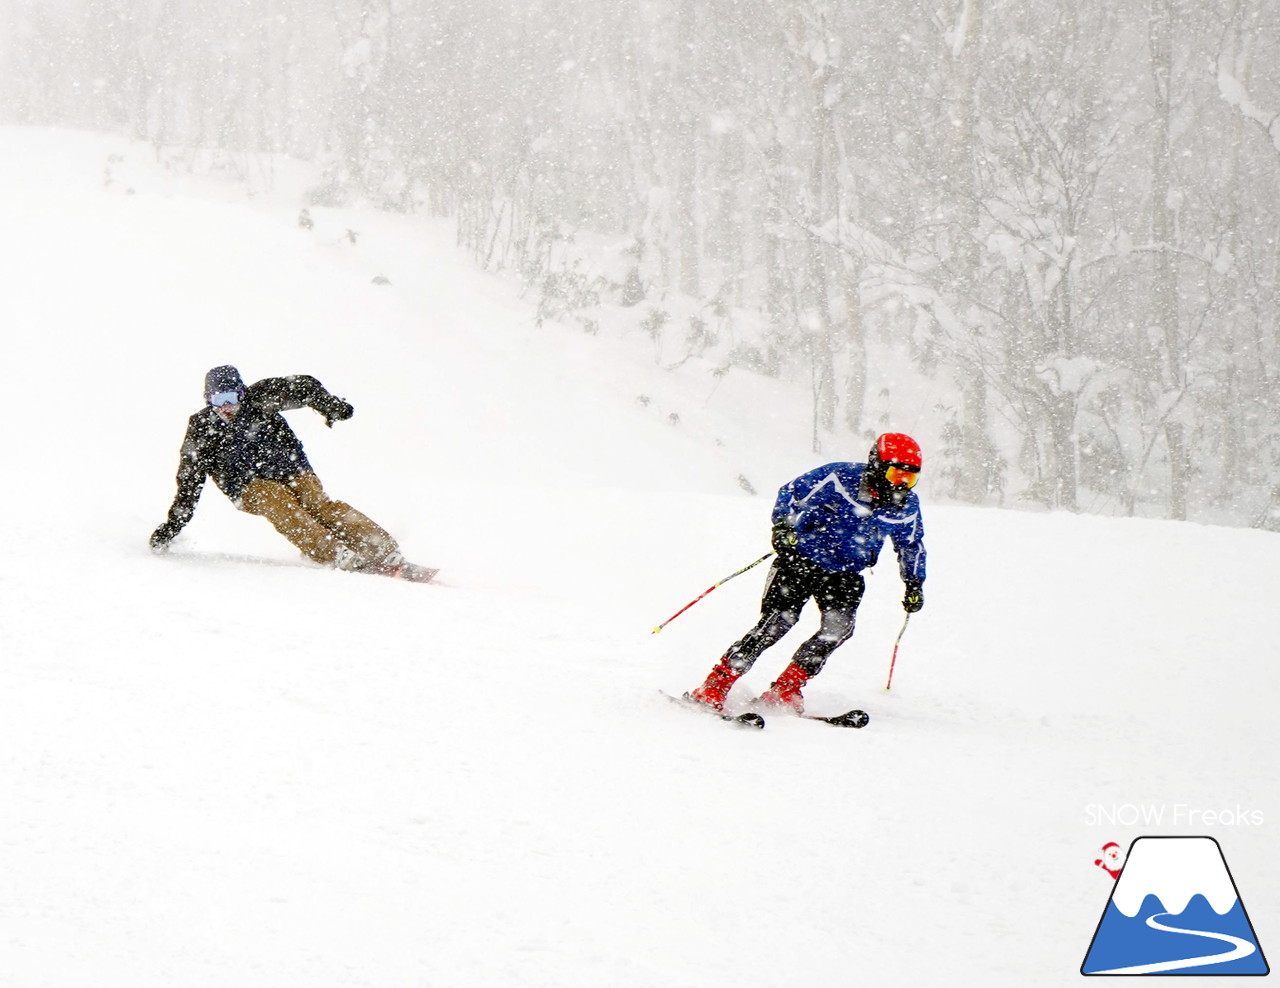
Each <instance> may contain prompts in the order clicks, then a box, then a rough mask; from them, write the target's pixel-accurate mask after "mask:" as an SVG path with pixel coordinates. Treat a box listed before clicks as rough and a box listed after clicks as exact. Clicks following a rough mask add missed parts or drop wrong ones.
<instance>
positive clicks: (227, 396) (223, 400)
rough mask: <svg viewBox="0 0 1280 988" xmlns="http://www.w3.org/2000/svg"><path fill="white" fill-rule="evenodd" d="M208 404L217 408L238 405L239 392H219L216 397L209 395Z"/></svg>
mask: <svg viewBox="0 0 1280 988" xmlns="http://www.w3.org/2000/svg"><path fill="white" fill-rule="evenodd" d="M209 404H210V405H212V406H214V408H218V407H219V406H221V405H238V404H240V392H239V391H219V392H218V393H217V394H216V395H209Z"/></svg>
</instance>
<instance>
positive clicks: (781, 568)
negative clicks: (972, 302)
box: [687, 432, 925, 713]
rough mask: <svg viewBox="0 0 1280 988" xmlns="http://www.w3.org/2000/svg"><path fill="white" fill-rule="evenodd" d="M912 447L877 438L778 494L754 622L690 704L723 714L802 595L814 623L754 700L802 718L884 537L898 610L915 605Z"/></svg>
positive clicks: (920, 543) (918, 601)
mask: <svg viewBox="0 0 1280 988" xmlns="http://www.w3.org/2000/svg"><path fill="white" fill-rule="evenodd" d="M922 462H923V461H922V459H921V456H920V446H919V444H918V443H917V442H916V441H915V440H914V439H912V438H911V437H910V436H907V435H904V434H902V433H900V432H887V433H885V434H884V435H882V436H880V437H879V438H878V439H877V440H876V443H875V445H874V446H873V447H872V448H871V453H870V455H869V456H868V462H867V463H865V464H864V463H828V464H826V465H825V466H821V467H818V468H817V469H816V470H810V471H809V472H808V473H806V474H802V475H801V476H799V477H797V478H796V479H795V480H793V481H791V482H790V483H788V484H785V485H784V486H783V487H782V489H781V490H779V491H778V499H777V501H776V503H775V504H774V506H773V534H772V542H773V548H774V550H775V551H776V552H777V555H776V556H775V557H774V560H773V565H772V567H771V568H770V570H769V576H768V579H767V580H766V581H765V590H764V599H763V601H762V604H761V608H760V620H759V621H758V622H757V623H756V626H755V627H754V628H752V629H751V630H750V631H748V632H747V634H746V635H745V636H744V637H743V638H741V639H740V640H739V641H737V642H735V643H734V644H733V645H732V646H731V647H730V648H729V650H728V651H727V652H726V653H725V654H724V656H723V657H722V658H721V659H720V661H719V662H718V663H717V664H716V666H715V668H713V669H712V670H711V673H710V675H708V676H707V679H706V682H704V683H703V684H702V685H701V686H699V687H697V688H696V689H695V690H693V691H692V692H691V693H689V694H687V695H688V696H689V698H690V699H693V700H696V701H698V702H700V703H705V704H707V705H708V706H709V707H712V708H714V709H716V710H723V708H724V702H725V696H726V695H727V694H728V692H729V690H730V688H731V687H732V686H733V684H734V683H735V682H737V681H738V679H739V678H740V677H742V676H743V675H744V674H745V673H746V672H747V670H749V669H750V668H751V667H752V665H753V664H754V663H755V661H756V659H758V658H759V657H760V654H761V653H762V652H763V651H764V650H765V649H767V648H768V647H769V646H770V645H774V644H776V643H777V642H778V641H779V640H780V639H781V638H782V636H783V635H785V634H786V633H787V632H788V631H790V630H791V628H792V627H794V626H795V624H796V622H797V621H798V620H799V617H800V611H801V609H802V608H803V607H804V605H805V604H806V603H807V602H808V600H809V598H810V597H812V598H813V599H814V600H816V601H817V602H818V609H819V611H820V612H821V617H822V624H821V627H819V629H818V632H817V634H815V635H814V636H813V637H811V638H809V639H808V640H807V641H805V642H804V643H803V644H802V645H801V646H800V648H799V649H798V650H797V651H796V653H795V656H794V657H793V658H792V660H791V663H790V664H789V665H788V666H787V667H786V669H784V670H783V671H782V674H781V675H780V676H779V677H778V678H777V680H776V681H775V682H774V683H773V684H772V685H771V686H770V687H769V689H768V690H767V691H766V692H765V693H764V694H763V695H762V696H761V697H760V698H759V702H760V703H762V704H764V705H765V706H771V707H775V708H778V709H782V710H791V711H794V712H795V713H803V712H804V697H803V696H802V694H801V689H802V688H803V687H804V685H805V683H807V682H808V681H809V680H810V679H812V678H813V677H814V676H816V675H817V674H818V673H819V672H821V671H822V667H823V666H824V665H825V664H826V661H827V658H828V656H830V655H831V653H832V652H833V651H835V649H836V648H837V647H838V646H839V645H841V644H842V643H844V642H846V641H848V639H849V636H850V635H852V634H853V625H854V616H855V613H856V612H857V610H858V604H859V602H860V601H861V600H862V592H863V589H864V587H865V583H864V581H863V577H862V570H864V569H867V568H868V567H871V566H874V565H875V564H876V559H877V557H878V556H879V554H880V549H881V547H882V546H883V545H884V540H885V536H886V535H887V536H888V537H889V538H890V539H891V540H892V541H893V546H894V549H895V550H896V552H897V556H898V572H899V574H900V575H901V577H902V582H903V584H904V585H905V587H906V590H905V593H904V595H903V598H902V608H903V610H905V611H906V612H907V613H908V614H914V613H915V612H916V611H918V610H920V608H921V607H923V606H924V592H923V587H924V575H925V551H924V523H923V520H922V518H921V515H920V501H919V499H918V498H917V496H916V495H915V493H914V492H913V491H912V490H911V488H912V487H914V486H915V483H916V480H917V478H918V477H919V475H920V467H921V465H922Z"/></svg>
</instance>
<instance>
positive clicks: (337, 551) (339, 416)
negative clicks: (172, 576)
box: [151, 364, 405, 572]
mask: <svg viewBox="0 0 1280 988" xmlns="http://www.w3.org/2000/svg"><path fill="white" fill-rule="evenodd" d="M204 398H205V407H204V408H202V409H201V410H200V411H198V412H196V413H195V414H194V415H192V416H191V418H190V419H189V420H188V422H187V434H186V437H185V438H184V439H183V442H182V455H181V459H180V460H179V463H178V492H177V494H176V495H175V496H174V499H173V504H172V505H171V506H170V508H169V517H168V519H167V520H166V521H165V523H164V524H163V525H161V526H160V527H159V528H157V529H156V530H155V531H154V532H153V533H152V534H151V548H152V550H153V551H155V552H165V551H167V550H168V548H169V543H170V542H172V541H173V539H174V538H175V537H176V536H177V534H178V533H179V532H180V531H182V528H183V526H184V525H186V524H187V522H189V521H190V520H191V516H192V514H193V513H194V512H195V507H196V502H197V501H198V500H199V499H200V492H201V490H203V488H204V481H205V477H212V478H213V482H214V483H215V484H217V485H218V489H219V490H221V491H222V493H223V494H225V495H226V496H227V497H228V498H230V500H231V503H232V504H234V505H235V506H236V507H237V508H239V509H240V510H241V511H246V512H248V513H249V514H254V515H261V516H262V517H263V518H265V519H267V521H269V522H271V524H272V525H274V526H275V528H276V531H278V532H279V533H280V534H281V535H283V536H284V537H285V538H286V539H288V540H289V541H290V542H291V543H293V545H295V546H296V547H297V548H298V549H300V550H302V552H303V553H304V554H305V555H307V556H308V557H309V558H311V559H312V560H314V561H315V562H317V563H323V564H326V565H331V566H336V567H338V568H339V569H345V570H371V571H375V572H393V571H395V570H396V568H397V567H401V566H404V565H405V562H404V558H403V557H402V556H401V554H400V551H399V547H398V546H397V544H396V540H395V539H393V538H392V537H391V536H390V535H389V534H388V533H387V532H386V531H384V530H383V529H382V528H381V527H380V526H378V525H377V524H376V523H374V522H373V521H372V520H370V519H369V518H368V517H366V516H365V515H363V514H361V513H360V512H359V511H357V510H356V509H355V508H353V507H351V505H349V504H346V503H345V502H343V501H335V500H332V499H331V498H330V497H329V495H328V494H326V493H325V491H324V487H323V486H322V485H321V483H320V478H319V477H317V476H316V474H315V471H314V470H313V469H312V468H311V464H310V462H309V461H308V460H307V454H306V453H305V452H303V449H302V443H301V442H299V440H298V437H297V436H296V435H295V434H294V432H293V429H291V428H290V427H289V423H288V422H286V421H285V420H284V416H282V415H281V414H280V413H281V412H284V411H290V410H291V409H295V408H312V409H315V410H316V411H317V412H319V413H320V414H321V415H323V416H324V420H325V424H326V425H328V426H329V427H330V428H332V427H333V423H334V422H342V421H345V420H347V419H349V418H351V415H352V413H353V412H354V409H353V408H352V407H351V404H350V403H349V402H346V401H344V400H343V399H341V398H338V397H335V396H334V395H331V394H330V393H329V392H328V391H326V390H325V388H324V386H323V385H321V384H320V382H319V381H317V380H316V379H315V378H314V377H311V376H309V375H306V374H299V375H293V376H290V377H268V378H264V379H263V380H261V381H257V382H255V383H254V384H251V385H249V386H248V387H245V384H244V381H243V379H242V378H241V377H240V372H239V371H238V370H236V368H235V367H232V366H230V365H229V364H228V365H224V366H221V367H215V368H213V369H212V370H210V371H209V372H208V373H207V374H206V375H205V379H204Z"/></svg>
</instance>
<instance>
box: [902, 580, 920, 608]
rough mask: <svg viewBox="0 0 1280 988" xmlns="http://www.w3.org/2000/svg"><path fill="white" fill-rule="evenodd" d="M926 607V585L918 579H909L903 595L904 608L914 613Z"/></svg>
mask: <svg viewBox="0 0 1280 988" xmlns="http://www.w3.org/2000/svg"><path fill="white" fill-rule="evenodd" d="M922 607H924V587H923V586H921V584H920V583H919V582H918V581H916V580H908V581H907V588H906V592H905V593H904V594H903V595H902V609H903V610H904V611H906V612H907V613H908V614H914V613H915V612H916V611H918V610H920V608H922Z"/></svg>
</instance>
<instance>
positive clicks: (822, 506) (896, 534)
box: [773, 463, 925, 583]
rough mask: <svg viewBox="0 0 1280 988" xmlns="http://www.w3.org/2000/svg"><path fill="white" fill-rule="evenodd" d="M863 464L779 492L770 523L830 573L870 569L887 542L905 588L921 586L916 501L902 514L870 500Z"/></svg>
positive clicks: (803, 479) (836, 466)
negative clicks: (790, 532)
mask: <svg viewBox="0 0 1280 988" xmlns="http://www.w3.org/2000/svg"><path fill="white" fill-rule="evenodd" d="M866 471H867V465H866V464H865V463H828V464H826V465H825V466H821V467H818V468H817V469H815V470H810V471H809V472H808V473H805V474H801V475H800V476H799V477H797V478H796V479H795V480H793V481H791V482H790V483H789V484H784V485H783V486H782V488H781V489H780V490H779V491H778V500H777V501H776V502H775V503H774V506H773V522H774V524H777V523H778V522H786V523H787V524H788V525H790V526H791V527H792V528H793V529H794V530H795V532H796V536H797V538H798V540H799V541H798V542H797V543H796V551H797V552H798V553H800V555H802V556H804V557H805V558H806V559H810V560H812V561H813V562H815V563H817V564H818V565H819V566H821V567H822V568H823V569H826V570H832V571H833V572H844V571H847V570H854V571H859V570H864V569H867V568H868V567H871V566H874V565H875V564H876V560H877V559H878V558H879V556H880V549H881V548H882V547H883V546H884V540H885V538H886V537H887V538H889V539H891V540H892V542H893V548H894V550H895V551H896V552H897V554H898V572H899V574H900V575H901V576H902V580H903V582H904V583H905V582H907V581H912V582H915V583H924V575H925V568H924V563H925V551H924V520H923V518H922V517H921V514H920V499H919V498H918V497H917V496H916V494H915V492H914V491H909V492H908V493H907V497H906V501H905V503H904V504H903V506H902V507H901V508H894V507H892V506H891V505H887V504H881V503H879V501H878V500H877V499H876V497H875V496H874V495H873V494H872V491H871V485H870V478H869V477H867V476H866Z"/></svg>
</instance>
